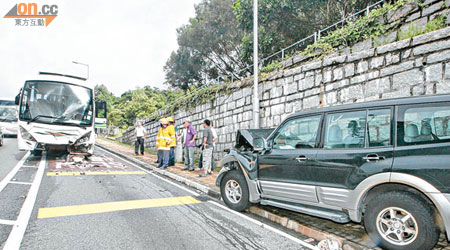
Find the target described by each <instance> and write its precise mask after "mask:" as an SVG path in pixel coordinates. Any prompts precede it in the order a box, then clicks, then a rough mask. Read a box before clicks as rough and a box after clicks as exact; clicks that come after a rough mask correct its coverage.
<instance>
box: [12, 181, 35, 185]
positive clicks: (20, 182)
mask: <svg viewBox="0 0 450 250" xmlns="http://www.w3.org/2000/svg"><path fill="white" fill-rule="evenodd" d="M9 184H19V185H31V184H33V183H30V182H23V181H10V182H9Z"/></svg>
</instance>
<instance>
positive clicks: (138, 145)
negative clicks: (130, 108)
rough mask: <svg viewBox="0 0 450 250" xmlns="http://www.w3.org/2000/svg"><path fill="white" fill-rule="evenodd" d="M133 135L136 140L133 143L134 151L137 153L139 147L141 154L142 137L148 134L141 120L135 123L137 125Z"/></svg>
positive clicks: (142, 149) (142, 146)
mask: <svg viewBox="0 0 450 250" xmlns="http://www.w3.org/2000/svg"><path fill="white" fill-rule="evenodd" d="M134 136H135V137H136V142H135V144H134V153H135V154H136V155H139V148H140V149H141V150H140V151H141V155H144V139H145V137H147V136H148V134H147V129H145V128H144V127H143V126H142V122H138V123H137V127H136V129H135V130H134Z"/></svg>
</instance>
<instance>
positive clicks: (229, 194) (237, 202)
mask: <svg viewBox="0 0 450 250" xmlns="http://www.w3.org/2000/svg"><path fill="white" fill-rule="evenodd" d="M220 194H221V196H222V199H223V201H224V202H225V204H226V205H227V206H228V207H229V208H231V209H233V210H236V211H244V210H245V209H247V208H248V207H249V205H250V202H249V193H248V186H247V181H246V180H245V178H244V176H243V175H242V174H241V173H239V172H238V171H236V170H232V171H229V172H227V173H226V174H225V176H224V177H223V179H222V182H221V184H220Z"/></svg>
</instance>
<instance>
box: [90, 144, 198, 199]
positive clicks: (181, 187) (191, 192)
mask: <svg viewBox="0 0 450 250" xmlns="http://www.w3.org/2000/svg"><path fill="white" fill-rule="evenodd" d="M97 149H100V150H102V151H103V152H106V153H108V154H110V155H112V156H114V157H118V158H120V159H121V160H122V161H125V162H127V163H129V164H131V165H133V166H135V167H137V168H139V169H141V170H142V171H144V172H146V173H148V174H151V175H153V176H155V177H156V178H158V179H160V180H163V181H165V182H167V183H170V184H172V185H174V186H176V187H178V188H180V189H183V190H184V191H186V192H189V193H190V194H192V195H194V196H199V195H200V194H198V193H196V192H194V191H192V190H190V189H188V188H186V187H183V186H181V185H178V184H176V183H174V182H172V181H169V180H167V179H165V178H163V177H161V176H159V175H157V174H155V173H152V172H150V171H148V170H147V169H145V168H142V167H141V166H139V165H137V164H135V163H133V162H131V161H129V160H127V159H124V158H122V157H120V156H116V155H114V154H113V153H111V152H108V151H106V150H104V149H102V148H100V147H97Z"/></svg>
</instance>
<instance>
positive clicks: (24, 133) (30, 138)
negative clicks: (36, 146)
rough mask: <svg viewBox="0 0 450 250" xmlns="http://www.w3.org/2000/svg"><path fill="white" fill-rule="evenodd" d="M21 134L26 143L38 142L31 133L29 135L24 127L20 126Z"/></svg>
mask: <svg viewBox="0 0 450 250" xmlns="http://www.w3.org/2000/svg"><path fill="white" fill-rule="evenodd" d="M20 134H21V135H22V139H24V140H26V141H33V142H35V141H36V139H34V137H33V136H32V135H31V134H30V133H28V131H27V130H26V129H24V128H23V127H22V126H20Z"/></svg>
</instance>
